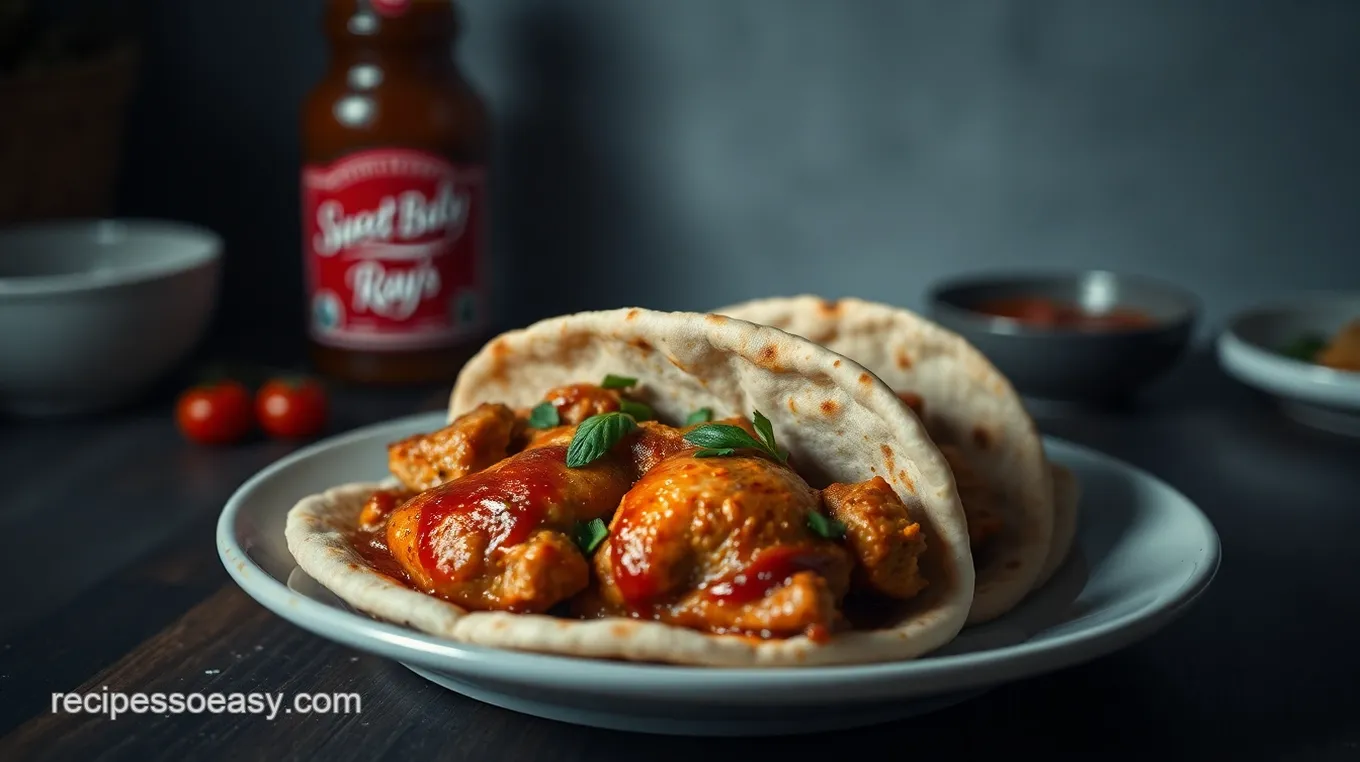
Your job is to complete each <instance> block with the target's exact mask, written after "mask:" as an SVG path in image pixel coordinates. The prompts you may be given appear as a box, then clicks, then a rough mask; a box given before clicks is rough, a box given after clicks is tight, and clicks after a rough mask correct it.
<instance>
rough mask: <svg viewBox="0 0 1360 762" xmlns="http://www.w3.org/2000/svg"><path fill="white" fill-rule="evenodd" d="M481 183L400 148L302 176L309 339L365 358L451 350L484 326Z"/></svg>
mask: <svg viewBox="0 0 1360 762" xmlns="http://www.w3.org/2000/svg"><path fill="white" fill-rule="evenodd" d="M485 205H486V178H485V171H484V169H483V168H482V167H477V166H455V165H453V164H451V163H449V162H448V161H447V160H445V159H444V158H442V157H439V156H436V155H433V154H429V153H425V152H422V151H413V150H407V149H376V150H369V151H362V152H359V153H354V154H350V155H349V156H346V157H344V158H342V159H340V160H338V161H336V162H334V163H332V164H330V165H326V166H315V165H313V166H307V167H304V168H303V171H302V210H303V223H302V229H303V232H304V235H305V243H304V248H305V251H306V259H307V282H308V293H309V297H310V314H311V317H310V320H309V325H310V333H311V336H312V338H313V339H315V340H316V341H317V342H319V343H322V344H327V345H329V346H333V347H341V348H345V349H362V350H370V351H382V350H411V349H429V348H435V347H442V346H449V345H451V344H455V343H457V342H459V341H460V340H462V339H465V338H467V337H470V336H473V335H475V334H477V333H478V332H479V330H480V329H481V327H482V322H483V313H484V304H483V300H484V297H485V293H484V284H483V261H482V257H483V249H484V247H485V239H486V232H485V221H484V219H483V214H484V210H485Z"/></svg>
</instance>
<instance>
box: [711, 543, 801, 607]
mask: <svg viewBox="0 0 1360 762" xmlns="http://www.w3.org/2000/svg"><path fill="white" fill-rule="evenodd" d="M824 564H825V559H824V557H823V556H822V555H820V554H817V553H815V552H810V551H809V549H807V548H798V547H790V546H787V545H776V546H774V547H771V548H766V549H765V550H762V551H760V553H759V554H757V555H756V557H755V560H753V561H751V563H750V564H748V565H747V566H746V568H745V569H742V570H741V571H739V572H737V573H735V574H732V575H729V576H727V577H725V578H723V579H720V580H718V581H717V582H712V583H709V585H708V587H707V588H705V590H704V594H705V595H706V596H708V598H709V599H711V600H715V601H722V602H724V603H730V604H732V605H734V606H740V605H742V604H744V603H750V602H751V601H758V600H760V599H761V598H764V597H765V596H766V595H769V594H770V591H771V590H774V589H775V588H777V587H780V586H781V585H784V584H785V583H787V582H788V581H789V577H792V576H793V575H794V574H797V573H798V572H800V571H808V570H811V571H816V572H822V571H823V569H822V567H823V565H824Z"/></svg>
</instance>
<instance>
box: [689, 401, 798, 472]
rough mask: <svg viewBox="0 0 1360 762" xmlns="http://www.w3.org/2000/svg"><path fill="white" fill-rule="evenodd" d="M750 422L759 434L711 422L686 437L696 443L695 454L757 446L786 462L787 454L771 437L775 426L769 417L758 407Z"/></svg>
mask: <svg viewBox="0 0 1360 762" xmlns="http://www.w3.org/2000/svg"><path fill="white" fill-rule="evenodd" d="M753 423H754V424H755V430H756V434H758V435H759V438H758V439H757V438H756V437H753V436H751V435H750V434H748V433H746V429H743V428H741V427H740V426H733V425H731V424H727V423H711V424H709V425H707V426H700V427H699V428H697V429H695V430H694V431H691V432H690V433H688V434H686V435H685V441H686V442H689V443H690V444H692V445H697V446H698V447H699V450H698V451H697V452H695V453H694V457H696V458H715V457H725V456H728V455H732V454H734V453H735V452H736V451H737V450H758V451H760V452H763V453H765V454H766V455H769V456H770V457H771V458H774V459H775V460H776V461H778V462H780V463H787V462H788V461H789V454H788V452H787V451H785V450H783V449H782V448H780V447H779V445H778V444H777V443H776V442H775V441H774V427H773V426H772V425H771V424H770V419H768V418H766V417H765V416H764V415H761V413H760V411H759V410H757V411H755V415H754V416H753Z"/></svg>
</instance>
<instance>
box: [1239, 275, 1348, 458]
mask: <svg viewBox="0 0 1360 762" xmlns="http://www.w3.org/2000/svg"><path fill="white" fill-rule="evenodd" d="M1358 318H1360V295H1357V294H1320V295H1316V296H1303V297H1299V298H1297V299H1295V300H1293V301H1290V302H1283V303H1280V304H1275V305H1271V306H1265V307H1259V308H1256V309H1252V310H1248V311H1246V312H1243V313H1242V314H1240V315H1238V316H1236V317H1234V318H1233V319H1232V320H1231V321H1230V322H1229V323H1228V327H1227V329H1226V330H1224V331H1223V333H1222V334H1220V335H1219V337H1218V360H1219V363H1220V364H1221V365H1222V366H1223V370H1224V371H1225V372H1227V373H1228V374H1229V375H1231V376H1233V377H1234V378H1236V379H1237V380H1238V381H1241V382H1242V383H1244V384H1246V385H1248V386H1251V387H1254V388H1256V389H1258V390H1260V391H1262V392H1264V393H1266V394H1268V395H1270V396H1272V397H1275V398H1276V399H1277V400H1278V402H1279V405H1280V410H1281V412H1283V413H1284V414H1285V415H1287V416H1289V417H1290V418H1292V419H1294V420H1296V421H1298V422H1299V423H1302V424H1304V425H1307V426H1312V427H1314V428H1319V429H1324V430H1327V431H1330V432H1333V433H1337V434H1344V435H1349V436H1360V373H1352V372H1348V371H1340V370H1333V369H1332V368H1326V367H1323V366H1320V365H1315V364H1313V363H1309V362H1304V361H1303V360H1297V359H1294V358H1293V357H1290V356H1289V355H1287V354H1285V353H1284V348H1285V347H1287V346H1288V345H1289V344H1291V343H1292V342H1295V341H1297V340H1299V338H1300V337H1303V336H1307V335H1310V334H1316V335H1321V336H1328V337H1330V336H1332V335H1334V334H1335V333H1336V332H1337V331H1338V330H1340V329H1341V327H1342V326H1343V325H1345V324H1346V323H1347V322H1349V321H1351V320H1355V319H1358Z"/></svg>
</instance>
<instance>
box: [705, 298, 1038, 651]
mask: <svg viewBox="0 0 1360 762" xmlns="http://www.w3.org/2000/svg"><path fill="white" fill-rule="evenodd" d="M715 312H717V313H719V314H723V315H728V316H730V317H735V318H740V319H742V320H749V321H752V322H755V323H761V324H763V325H769V326H773V327H775V328H780V329H782V330H785V331H788V332H790V333H793V334H796V335H798V336H803V337H805V338H807V339H810V340H812V341H814V342H816V343H818V344H821V345H822V346H825V347H827V348H828V349H830V350H832V351H833V352H837V353H839V354H842V355H845V356H847V357H851V358H853V359H855V360H857V361H858V362H860V363H862V364H863V365H864V366H865V367H867V368H868V369H869V370H870V371H872V372H873V373H875V374H876V375H878V376H879V377H880V378H882V379H883V380H884V381H885V382H886V383H887V384H888V386H889V387H891V388H893V389H894V390H896V391H899V392H902V391H910V392H914V393H916V394H919V395H921V397H922V398H923V399H924V400H925V419H926V421H925V422H926V427H927V428H928V429H929V430H930V433H931V436H932V437H934V438H935V439H936V440H937V441H939V442H941V443H942V444H943V443H948V444H950V445H953V446H956V447H958V448H960V449H961V450H962V451H963V453H964V455H965V456H966V457H967V458H968V461H969V463H970V464H972V465H973V466H974V467H975V468H977V469H978V470H979V471H980V472H981V473H983V474H986V475H987V478H988V480H989V483H990V484H992V485H993V486H994V487H995V488H999V491H1000V494H1001V497H1000V500H999V503H1000V505H998V506H997V512H998V513H1000V514H1001V516H1002V520H1003V521H1004V522H1005V524H1006V529H1005V530H1004V531H1003V532H1002V534H1001V535H1000V536H998V537H996V538H994V539H993V541H992V542H993V544H992V546H991V547H989V548H988V550H987V551H986V552H984V553H982V554H979V555H978V556H977V557H975V559H974V560H975V562H977V563H978V564H979V566H978V569H977V589H976V592H975V594H974V600H973V607H972V610H971V611H970V612H969V615H968V623H969V624H978V623H981V622H986V621H989V620H992V619H995V618H996V617H998V616H1001V615H1002V614H1004V613H1006V612H1007V611H1010V610H1011V609H1012V608H1014V607H1015V606H1016V605H1017V604H1018V603H1019V602H1020V601H1021V600H1022V599H1024V597H1025V596H1026V595H1027V594H1028V593H1029V592H1030V590H1032V589H1034V586H1035V583H1036V582H1038V580H1039V578H1040V575H1041V572H1042V570H1043V566H1044V561H1045V559H1046V558H1047V557H1048V551H1049V546H1050V544H1051V542H1052V538H1053V486H1052V482H1051V478H1050V475H1049V472H1048V464H1047V462H1046V459H1045V457H1044V452H1043V443H1042V440H1041V439H1040V438H1039V431H1038V428H1037V427H1036V426H1035V424H1034V421H1033V419H1031V418H1030V416H1029V414H1028V413H1027V412H1026V411H1025V407H1024V404H1023V403H1022V402H1021V400H1020V397H1019V395H1018V394H1016V392H1015V390H1014V389H1013V388H1012V387H1011V384H1010V382H1009V381H1007V380H1006V378H1005V376H1003V375H1002V374H1001V372H1000V371H998V370H997V369H996V367H995V366H993V365H992V364H991V362H989V361H988V360H987V359H986V358H985V357H984V356H983V355H982V353H981V352H980V351H978V350H977V348H975V347H974V346H973V345H972V344H970V343H968V341H967V340H965V339H964V338H963V337H962V336H959V335H958V334H956V333H954V332H952V331H949V330H947V329H946V328H944V327H943V326H940V325H937V324H936V323H934V322H932V321H929V320H927V319H925V318H923V317H921V316H920V315H917V314H916V313H913V312H911V311H909V310H905V309H902V308H900V307H893V306H890V305H886V304H877V303H873V302H866V301H862V300H859V299H841V300H839V301H828V300H826V299H822V298H821V297H817V296H811V295H802V296H794V297H784V298H773V299H758V300H755V301H751V302H746V303H743V304H736V305H732V306H730V307H725V308H723V309H719V310H715ZM997 551H1000V552H997Z"/></svg>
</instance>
